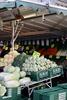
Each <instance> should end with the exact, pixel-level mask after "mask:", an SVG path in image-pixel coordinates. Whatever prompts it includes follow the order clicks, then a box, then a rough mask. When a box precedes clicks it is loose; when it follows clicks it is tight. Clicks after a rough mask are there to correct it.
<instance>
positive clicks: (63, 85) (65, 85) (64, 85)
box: [58, 83, 67, 89]
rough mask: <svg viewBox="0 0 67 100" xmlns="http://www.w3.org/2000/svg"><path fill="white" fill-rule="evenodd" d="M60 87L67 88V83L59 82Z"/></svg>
mask: <svg viewBox="0 0 67 100" xmlns="http://www.w3.org/2000/svg"><path fill="white" fill-rule="evenodd" d="M58 86H59V87H61V88H63V89H67V83H64V84H58Z"/></svg>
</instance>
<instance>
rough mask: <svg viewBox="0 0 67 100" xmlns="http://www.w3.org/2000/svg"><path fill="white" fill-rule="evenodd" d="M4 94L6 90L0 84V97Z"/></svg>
mask: <svg viewBox="0 0 67 100" xmlns="http://www.w3.org/2000/svg"><path fill="white" fill-rule="evenodd" d="M5 93H6V88H5V87H4V86H2V85H1V84H0V96H4V95H5Z"/></svg>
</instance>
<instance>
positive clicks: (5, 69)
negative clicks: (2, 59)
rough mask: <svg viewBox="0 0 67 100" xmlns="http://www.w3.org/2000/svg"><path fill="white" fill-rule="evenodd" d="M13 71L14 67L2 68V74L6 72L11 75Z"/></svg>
mask: <svg viewBox="0 0 67 100" xmlns="http://www.w3.org/2000/svg"><path fill="white" fill-rule="evenodd" d="M14 71H15V67H14V66H10V65H9V66H7V67H5V68H4V72H8V73H13V72H14Z"/></svg>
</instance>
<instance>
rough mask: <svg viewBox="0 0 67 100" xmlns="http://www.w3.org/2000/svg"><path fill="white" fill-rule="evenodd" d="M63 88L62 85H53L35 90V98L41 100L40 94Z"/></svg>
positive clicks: (34, 99)
mask: <svg viewBox="0 0 67 100" xmlns="http://www.w3.org/2000/svg"><path fill="white" fill-rule="evenodd" d="M60 89H61V88H60V87H52V88H46V89H42V90H34V92H33V100H41V99H40V95H41V94H43V93H44V94H45V93H48V92H51V91H57V90H60Z"/></svg>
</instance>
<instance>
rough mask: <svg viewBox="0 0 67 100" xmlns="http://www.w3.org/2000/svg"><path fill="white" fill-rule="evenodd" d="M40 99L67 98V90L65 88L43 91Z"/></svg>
mask: <svg viewBox="0 0 67 100" xmlns="http://www.w3.org/2000/svg"><path fill="white" fill-rule="evenodd" d="M40 100H67V92H66V90H64V89H60V90H56V91H51V92H48V93H43V94H41V95H40Z"/></svg>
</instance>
